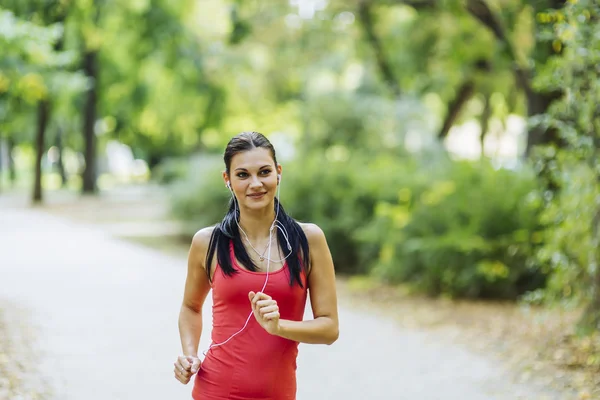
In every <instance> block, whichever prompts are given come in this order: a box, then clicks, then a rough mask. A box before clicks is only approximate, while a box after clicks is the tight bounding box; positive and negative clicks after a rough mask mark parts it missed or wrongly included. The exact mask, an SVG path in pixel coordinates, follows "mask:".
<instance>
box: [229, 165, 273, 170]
mask: <svg viewBox="0 0 600 400" xmlns="http://www.w3.org/2000/svg"><path fill="white" fill-rule="evenodd" d="M266 167H271V166H270V165H269V164H267V165H263V166H262V167H260V168H259V169H263V168H266ZM235 171H248V170H247V169H246V168H241V167H240V168H236V169H235Z"/></svg>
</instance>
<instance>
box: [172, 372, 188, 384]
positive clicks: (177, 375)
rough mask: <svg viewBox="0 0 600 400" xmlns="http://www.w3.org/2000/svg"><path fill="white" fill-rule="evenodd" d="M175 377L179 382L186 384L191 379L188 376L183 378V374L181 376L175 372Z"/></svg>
mask: <svg viewBox="0 0 600 400" xmlns="http://www.w3.org/2000/svg"><path fill="white" fill-rule="evenodd" d="M175 379H177V380H178V381H179V382H181V383H183V384H184V385H186V384H187V383H188V382H189V381H190V380H189V379H187V378H183V377H182V376H180V375H179V374H177V373H176V374H175Z"/></svg>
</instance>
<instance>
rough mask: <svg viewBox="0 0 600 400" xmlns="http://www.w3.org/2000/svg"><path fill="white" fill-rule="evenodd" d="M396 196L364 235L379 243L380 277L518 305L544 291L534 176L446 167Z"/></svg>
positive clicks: (409, 182) (427, 172)
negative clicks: (532, 292)
mask: <svg viewBox="0 0 600 400" xmlns="http://www.w3.org/2000/svg"><path fill="white" fill-rule="evenodd" d="M432 177H435V178H434V179H432ZM396 193H397V196H396V199H395V200H394V201H393V202H385V201H382V202H380V203H379V204H378V205H377V210H376V218H375V219H374V220H373V221H372V222H370V224H369V225H368V226H366V227H365V229H364V231H363V235H364V238H365V240H367V241H369V242H376V243H381V251H380V254H379V259H378V262H377V265H376V267H375V269H374V272H375V273H376V274H377V275H378V276H380V277H383V278H384V279H386V280H388V281H391V282H410V283H412V284H414V286H415V287H417V288H418V289H420V290H423V291H425V292H427V293H429V294H432V295H439V294H445V295H450V296H453V297H487V298H515V297H517V296H518V295H519V294H522V293H523V292H524V291H526V290H529V289H534V288H537V287H539V286H541V285H542V284H543V280H544V277H543V274H542V272H541V271H540V270H539V267H538V265H537V264H536V263H534V262H532V259H531V256H532V255H533V251H534V249H535V247H536V246H537V244H539V243H540V241H541V238H542V237H541V235H540V233H539V232H538V220H537V218H538V212H539V208H540V201H539V199H538V198H537V197H536V196H535V180H534V177H533V176H532V174H530V173H528V172H527V171H517V172H515V171H508V170H495V169H493V168H492V167H491V166H490V165H488V164H487V163H484V162H482V163H476V164H472V163H446V162H444V163H441V164H439V165H435V166H432V167H430V168H427V169H423V170H422V171H420V173H419V174H417V176H415V177H411V178H410V179H406V180H405V182H404V183H403V184H402V185H401V186H399V187H397V188H396Z"/></svg>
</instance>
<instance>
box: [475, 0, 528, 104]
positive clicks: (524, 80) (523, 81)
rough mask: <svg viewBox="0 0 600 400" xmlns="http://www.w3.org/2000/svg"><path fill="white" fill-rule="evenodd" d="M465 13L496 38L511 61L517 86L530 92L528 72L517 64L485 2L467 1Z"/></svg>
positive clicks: (501, 30) (513, 53)
mask: <svg viewBox="0 0 600 400" xmlns="http://www.w3.org/2000/svg"><path fill="white" fill-rule="evenodd" d="M467 11H468V12H469V14H471V15H472V16H473V17H474V18H475V19H476V20H478V21H479V22H481V23H482V24H483V25H484V26H485V27H486V28H488V29H489V30H490V31H491V32H492V34H493V35H494V36H495V37H496V40H498V41H499V42H500V43H501V44H502V45H503V46H504V47H505V48H506V52H507V53H508V56H509V57H510V58H511V59H512V61H513V72H514V74H515V78H516V81H517V84H518V85H519V86H520V87H521V88H522V89H523V90H524V91H525V92H526V93H530V92H531V85H530V80H531V79H530V76H529V75H530V74H529V72H528V71H525V70H523V69H522V68H521V67H520V66H519V64H518V62H517V55H516V52H515V49H514V47H513V46H512V44H511V42H510V40H509V39H508V36H507V34H506V32H505V31H504V28H503V27H502V24H501V23H500V21H499V20H498V18H497V17H496V16H495V15H494V13H493V12H492V10H491V9H490V7H489V6H488V5H487V3H486V2H485V0H467Z"/></svg>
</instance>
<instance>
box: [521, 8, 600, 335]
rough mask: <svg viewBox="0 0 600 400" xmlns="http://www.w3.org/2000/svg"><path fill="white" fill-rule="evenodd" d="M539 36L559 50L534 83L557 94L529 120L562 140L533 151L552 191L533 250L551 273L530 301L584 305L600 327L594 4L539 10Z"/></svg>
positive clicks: (597, 26) (599, 53)
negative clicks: (560, 145)
mask: <svg viewBox="0 0 600 400" xmlns="http://www.w3.org/2000/svg"><path fill="white" fill-rule="evenodd" d="M538 20H540V22H541V23H543V24H544V26H545V30H544V32H543V33H544V35H545V36H546V37H547V38H550V39H551V40H553V45H554V46H555V47H556V48H560V49H561V50H562V51H561V54H560V56H556V57H553V58H552V59H550V60H549V61H548V62H547V63H546V64H545V65H544V67H543V68H541V69H540V74H539V76H538V78H537V80H536V81H535V85H536V87H537V88H538V89H542V90H549V91H550V90H554V91H557V92H559V93H561V95H562V96H561V98H560V100H559V101H557V102H555V103H554V104H553V105H552V107H551V108H550V110H549V112H548V113H547V114H544V115H541V116H538V117H537V118H535V119H533V120H532V124H541V125H543V126H545V127H549V128H551V129H553V130H555V131H556V132H558V134H559V135H560V137H561V138H562V139H563V140H564V144H565V145H564V147H563V148H561V149H556V148H545V149H540V151H539V152H538V157H539V159H540V160H543V161H539V162H538V165H539V166H540V168H541V167H544V168H545V171H547V179H548V180H549V181H552V182H554V184H555V186H556V187H557V188H558V189H557V190H556V191H555V192H554V193H552V192H547V193H545V198H546V200H547V201H546V210H545V211H544V215H543V222H544V224H545V225H546V231H545V236H546V238H545V245H544V247H543V248H542V249H541V251H540V252H539V253H538V257H539V259H540V260H541V261H542V262H545V263H547V264H548V265H549V269H550V271H551V273H552V275H551V279H550V281H549V285H548V288H547V289H546V290H545V291H537V292H534V293H532V294H530V295H529V296H528V297H527V298H528V299H529V300H531V301H541V300H550V301H558V300H560V301H563V302H568V303H570V304H573V305H580V304H582V303H583V304H585V303H589V304H591V306H590V307H589V308H588V312H587V313H586V314H585V315H584V318H583V320H582V321H584V322H585V323H584V325H586V326H585V327H584V328H587V329H592V330H593V329H598V326H600V287H599V286H598V285H599V282H600V280H599V279H598V274H599V273H600V272H599V268H598V263H599V261H600V250H599V249H600V229H599V228H600V200H599V199H600V186H599V182H600V153H599V148H600V109H599V108H598V104H599V102H600V70H599V69H598V65H600V23H599V21H600V5H598V4H597V2H594V1H588V0H580V1H573V2H568V3H567V5H566V6H565V7H564V8H563V9H561V10H550V11H548V12H546V13H543V14H540V15H539V16H538Z"/></svg>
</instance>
